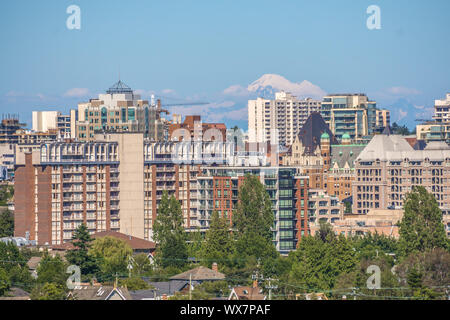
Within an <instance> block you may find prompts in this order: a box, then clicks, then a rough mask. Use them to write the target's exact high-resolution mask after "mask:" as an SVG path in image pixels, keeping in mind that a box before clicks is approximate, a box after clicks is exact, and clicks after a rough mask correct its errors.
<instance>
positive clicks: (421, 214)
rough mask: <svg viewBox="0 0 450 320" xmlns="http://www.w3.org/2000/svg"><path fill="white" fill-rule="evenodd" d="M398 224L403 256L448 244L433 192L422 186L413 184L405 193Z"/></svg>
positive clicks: (440, 212) (440, 213) (443, 246)
mask: <svg viewBox="0 0 450 320" xmlns="http://www.w3.org/2000/svg"><path fill="white" fill-rule="evenodd" d="M399 226H400V229H399V233H400V243H399V245H400V249H401V251H402V253H403V255H404V256H407V255H408V254H410V253H411V252H415V251H422V252H423V251H425V250H426V249H434V248H447V246H448V241H447V236H446V233H445V227H444V224H443V223H442V211H441V210H440V209H439V205H438V203H437V201H436V199H435V198H434V196H433V194H431V193H429V192H427V190H426V189H425V188H424V187H422V186H414V187H413V190H412V192H410V193H408V194H407V195H406V199H405V204H404V214H403V218H402V220H401V221H400V223H399Z"/></svg>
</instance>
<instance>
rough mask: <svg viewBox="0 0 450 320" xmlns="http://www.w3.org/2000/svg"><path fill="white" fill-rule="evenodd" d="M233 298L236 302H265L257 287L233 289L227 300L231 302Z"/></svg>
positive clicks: (264, 297)
mask: <svg viewBox="0 0 450 320" xmlns="http://www.w3.org/2000/svg"><path fill="white" fill-rule="evenodd" d="M233 296H234V297H235V298H236V299H237V300H266V296H265V295H264V294H263V293H262V289H261V288H259V287H249V286H244V287H234V288H233V290H231V293H230V297H229V298H228V300H233Z"/></svg>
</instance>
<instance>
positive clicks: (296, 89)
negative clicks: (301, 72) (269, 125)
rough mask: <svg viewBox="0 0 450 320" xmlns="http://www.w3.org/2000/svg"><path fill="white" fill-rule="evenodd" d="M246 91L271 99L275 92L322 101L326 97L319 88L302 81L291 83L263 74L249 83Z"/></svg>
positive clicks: (281, 78)
mask: <svg viewBox="0 0 450 320" xmlns="http://www.w3.org/2000/svg"><path fill="white" fill-rule="evenodd" d="M247 90H248V91H249V93H253V94H256V95H257V96H258V97H263V98H273V97H274V95H275V92H279V91H282V90H283V91H286V92H290V93H292V94H293V95H295V96H297V97H298V98H308V97H309V98H314V99H322V98H323V96H325V95H326V92H325V91H323V90H322V89H321V88H320V87H319V86H316V85H314V84H312V83H311V82H309V81H307V80H304V81H302V82H299V83H297V82H291V81H289V80H288V79H286V78H284V77H283V76H280V75H278V74H265V75H263V76H262V77H261V78H259V79H258V80H256V81H254V82H253V83H251V84H250V85H249V86H248V87H247Z"/></svg>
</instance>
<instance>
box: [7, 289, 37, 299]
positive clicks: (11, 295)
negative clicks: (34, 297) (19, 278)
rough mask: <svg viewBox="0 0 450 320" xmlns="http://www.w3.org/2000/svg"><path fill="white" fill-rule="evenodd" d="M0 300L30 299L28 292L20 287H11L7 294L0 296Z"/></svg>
mask: <svg viewBox="0 0 450 320" xmlns="http://www.w3.org/2000/svg"><path fill="white" fill-rule="evenodd" d="M0 300H30V294H29V293H28V292H26V291H25V290H22V289H20V288H16V287H12V288H11V289H10V290H9V292H8V293H7V296H5V297H0Z"/></svg>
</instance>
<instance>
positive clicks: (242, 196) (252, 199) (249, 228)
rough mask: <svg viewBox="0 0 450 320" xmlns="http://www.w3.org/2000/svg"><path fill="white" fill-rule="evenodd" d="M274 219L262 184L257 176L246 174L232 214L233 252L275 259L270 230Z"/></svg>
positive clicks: (267, 195)
mask: <svg viewBox="0 0 450 320" xmlns="http://www.w3.org/2000/svg"><path fill="white" fill-rule="evenodd" d="M273 220H274V217H273V212H272V202H271V201H270V197H269V194H268V193H267V191H266V189H265V187H264V185H263V184H262V183H261V182H260V181H259V177H258V176H255V175H249V174H248V175H246V176H245V179H244V182H243V183H242V185H241V187H240V188H239V201H238V206H237V210H236V212H235V213H234V215H233V223H234V229H235V235H236V252H237V253H238V254H239V255H240V256H241V257H242V256H255V257H258V258H276V257H277V252H276V249H275V246H274V245H273V243H272V231H271V227H272V226H273Z"/></svg>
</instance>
